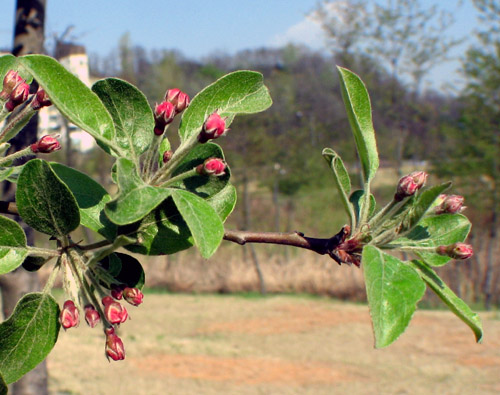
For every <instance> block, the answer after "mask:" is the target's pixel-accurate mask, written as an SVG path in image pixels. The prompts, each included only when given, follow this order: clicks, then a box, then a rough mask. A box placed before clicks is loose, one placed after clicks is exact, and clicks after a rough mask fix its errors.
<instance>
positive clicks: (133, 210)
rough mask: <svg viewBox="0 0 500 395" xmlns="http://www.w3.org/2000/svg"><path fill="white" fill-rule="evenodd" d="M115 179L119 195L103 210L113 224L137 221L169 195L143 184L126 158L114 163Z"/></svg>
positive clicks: (165, 190)
mask: <svg viewBox="0 0 500 395" xmlns="http://www.w3.org/2000/svg"><path fill="white" fill-rule="evenodd" d="M116 177H117V178H116V180H117V183H118V186H119V187H120V194H119V195H118V197H117V198H116V199H114V200H112V201H111V202H108V203H106V207H105V209H104V211H105V213H106V215H107V216H108V218H109V219H110V220H111V221H113V222H114V223H115V224H118V225H127V224H131V223H133V222H136V221H139V220H140V219H141V218H143V217H144V216H145V215H147V214H148V213H149V212H150V211H151V210H153V209H154V208H155V207H157V206H158V205H159V204H160V203H161V202H163V201H164V200H165V199H166V198H167V197H168V196H169V195H170V190H169V189H166V188H157V187H153V186H151V185H147V184H146V183H144V181H143V180H142V179H141V178H140V177H139V175H138V174H137V168H136V167H135V165H134V163H133V162H132V161H131V160H129V159H126V158H118V160H117V161H116Z"/></svg>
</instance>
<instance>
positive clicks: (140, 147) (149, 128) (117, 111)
mask: <svg viewBox="0 0 500 395" xmlns="http://www.w3.org/2000/svg"><path fill="white" fill-rule="evenodd" d="M92 90H93V91H94V93H96V94H97V96H99V98H100V99H101V101H102V102H103V104H104V106H105V107H106V108H107V110H108V112H109V113H110V114H111V117H112V118H113V122H114V124H115V130H116V135H115V136H114V138H115V140H114V143H115V144H116V145H117V146H119V147H120V148H121V149H122V152H123V153H124V154H126V157H127V158H128V159H131V160H132V161H134V162H135V163H136V164H138V163H139V156H140V155H141V154H142V153H143V152H144V151H146V149H147V148H148V147H149V146H150V145H151V142H152V141H153V137H154V133H153V129H154V126H155V124H154V119H153V112H152V111H151V107H150V106H149V103H148V101H147V99H146V97H145V96H144V95H143V93H142V92H141V91H139V90H138V89H137V88H136V87H135V86H133V85H131V84H129V83H128V82H125V81H123V80H120V79H117V78H106V79H104V80H100V81H97V82H96V83H95V84H94V85H93V86H92Z"/></svg>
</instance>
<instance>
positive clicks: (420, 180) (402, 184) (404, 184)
mask: <svg viewBox="0 0 500 395" xmlns="http://www.w3.org/2000/svg"><path fill="white" fill-rule="evenodd" d="M427 176H428V174H427V173H426V172H425V171H415V172H413V173H411V174H408V175H407V176H404V177H402V178H401V179H400V180H399V182H398V187H397V189H396V194H395V195H394V200H396V201H401V200H403V199H404V198H405V197H408V196H413V195H414V194H415V192H417V191H418V190H419V189H420V188H422V187H423V186H424V185H425V181H426V180H427Z"/></svg>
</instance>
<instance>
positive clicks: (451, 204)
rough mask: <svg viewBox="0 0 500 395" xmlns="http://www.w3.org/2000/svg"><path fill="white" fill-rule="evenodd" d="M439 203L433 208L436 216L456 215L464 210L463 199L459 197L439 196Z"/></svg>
mask: <svg viewBox="0 0 500 395" xmlns="http://www.w3.org/2000/svg"><path fill="white" fill-rule="evenodd" d="M439 199H441V203H440V204H438V205H437V206H436V207H435V212H436V214H456V213H460V212H462V211H463V210H464V209H465V206H464V197H463V196H460V195H440V196H439Z"/></svg>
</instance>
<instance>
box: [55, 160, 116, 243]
mask: <svg viewBox="0 0 500 395" xmlns="http://www.w3.org/2000/svg"><path fill="white" fill-rule="evenodd" d="M50 167H51V168H52V170H54V172H55V173H56V174H57V176H58V177H59V178H60V179H61V180H62V181H63V182H64V183H65V184H66V185H67V186H68V187H69V189H70V190H71V192H72V193H73V195H74V196H75V199H76V201H77V203H78V207H79V209H80V223H81V224H82V225H83V226H86V227H87V228H89V229H92V230H93V231H94V232H97V233H100V234H101V235H103V236H104V237H106V238H107V239H112V238H113V237H114V236H115V235H116V225H115V224H114V223H112V222H111V221H110V220H109V219H108V218H107V217H106V216H105V215H104V207H105V205H106V203H108V202H109V201H110V200H111V196H110V195H109V194H108V193H107V192H106V190H105V189H104V188H103V187H102V186H101V184H99V183H97V182H96V181H94V180H93V179H92V178H90V177H89V176H88V175H86V174H84V173H81V172H79V171H78V170H75V169H73V168H71V167H68V166H65V165H62V164H60V163H55V162H53V163H50Z"/></svg>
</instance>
